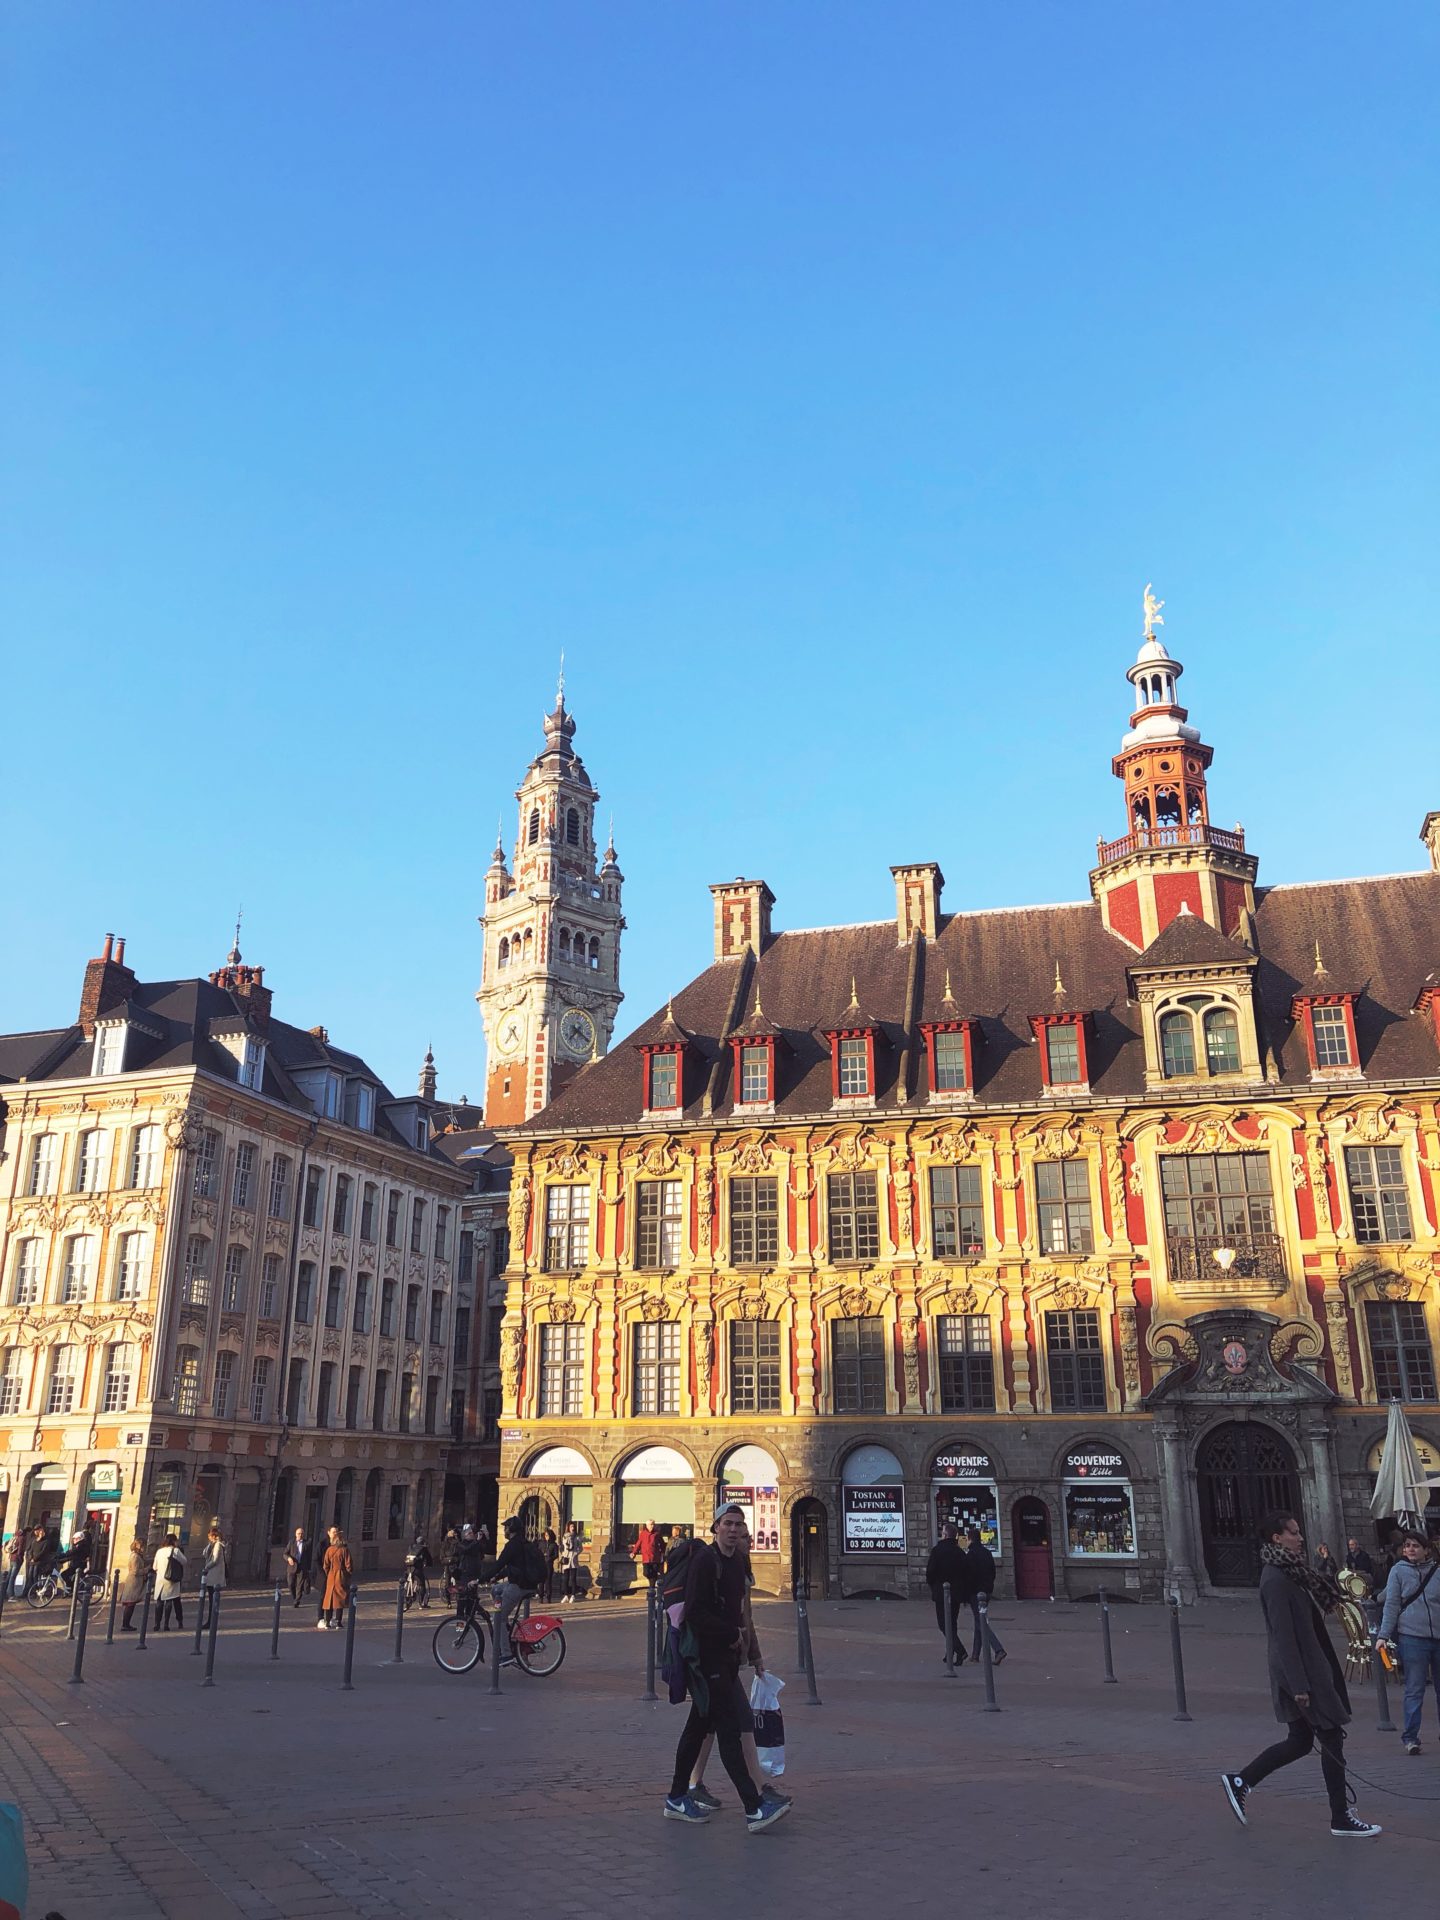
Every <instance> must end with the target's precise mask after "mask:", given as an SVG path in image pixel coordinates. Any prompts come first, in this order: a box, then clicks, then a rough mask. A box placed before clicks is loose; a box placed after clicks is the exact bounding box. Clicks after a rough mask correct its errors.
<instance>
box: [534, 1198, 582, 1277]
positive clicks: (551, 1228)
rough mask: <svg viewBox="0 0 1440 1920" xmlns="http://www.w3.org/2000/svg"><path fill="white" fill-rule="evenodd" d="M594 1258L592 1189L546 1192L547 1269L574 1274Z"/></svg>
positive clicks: (553, 1271)
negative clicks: (591, 1226)
mask: <svg viewBox="0 0 1440 1920" xmlns="http://www.w3.org/2000/svg"><path fill="white" fill-rule="evenodd" d="M589 1258H590V1189H589V1187H588V1186H572V1187H547V1188H546V1189H545V1268H546V1271H547V1272H549V1273H570V1272H573V1271H574V1270H575V1269H576V1268H578V1267H583V1266H584V1264H585V1262H586V1261H587V1260H588V1259H589Z"/></svg>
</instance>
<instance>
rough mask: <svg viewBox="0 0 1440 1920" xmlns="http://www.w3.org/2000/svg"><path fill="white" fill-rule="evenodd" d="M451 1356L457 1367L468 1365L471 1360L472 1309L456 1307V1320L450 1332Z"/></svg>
mask: <svg viewBox="0 0 1440 1920" xmlns="http://www.w3.org/2000/svg"><path fill="white" fill-rule="evenodd" d="M450 1351H451V1356H452V1358H453V1359H454V1361H455V1364H456V1366H457V1367H463V1366H467V1365H468V1364H469V1360H470V1309H469V1307H456V1309H455V1321H454V1325H453V1326H452V1328H451V1334H450Z"/></svg>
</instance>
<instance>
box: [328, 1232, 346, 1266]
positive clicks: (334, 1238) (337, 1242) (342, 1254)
mask: <svg viewBox="0 0 1440 1920" xmlns="http://www.w3.org/2000/svg"><path fill="white" fill-rule="evenodd" d="M349 1261H350V1242H349V1241H348V1240H347V1239H346V1238H345V1235H344V1234H343V1233H332V1234H331V1236H330V1264H331V1266H332V1267H343V1266H348V1264H349Z"/></svg>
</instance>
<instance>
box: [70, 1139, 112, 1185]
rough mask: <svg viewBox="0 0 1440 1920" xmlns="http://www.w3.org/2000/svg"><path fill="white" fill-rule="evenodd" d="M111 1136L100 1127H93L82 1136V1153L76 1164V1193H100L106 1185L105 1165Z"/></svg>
mask: <svg viewBox="0 0 1440 1920" xmlns="http://www.w3.org/2000/svg"><path fill="white" fill-rule="evenodd" d="M109 1144H110V1136H109V1135H108V1134H105V1133H102V1132H101V1131H100V1129H99V1127H91V1128H89V1129H88V1130H87V1131H86V1132H84V1133H82V1134H81V1136H80V1152H79V1155H78V1156H77V1158H76V1162H75V1191H76V1192H77V1193H99V1192H100V1191H101V1189H102V1188H103V1187H104V1185H105V1163H106V1161H107V1160H108V1159H109V1153H108V1151H107V1149H108V1147H109Z"/></svg>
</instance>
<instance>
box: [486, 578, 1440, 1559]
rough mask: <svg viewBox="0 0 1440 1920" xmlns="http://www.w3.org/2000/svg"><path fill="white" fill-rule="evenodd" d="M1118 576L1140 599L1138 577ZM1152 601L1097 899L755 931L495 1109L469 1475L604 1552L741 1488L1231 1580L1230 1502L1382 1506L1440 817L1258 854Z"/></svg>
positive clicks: (1400, 1343)
mask: <svg viewBox="0 0 1440 1920" xmlns="http://www.w3.org/2000/svg"><path fill="white" fill-rule="evenodd" d="M1147 612H1148V609H1147ZM1181 672H1182V668H1181V665H1180V663H1179V662H1178V661H1177V660H1175V659H1173V658H1172V657H1171V656H1170V655H1169V654H1168V652H1167V651H1166V649H1165V647H1164V645H1163V644H1162V643H1161V641H1160V640H1159V638H1158V637H1157V635H1156V633H1155V631H1154V623H1151V622H1148V621H1147V631H1146V635H1145V639H1144V644H1143V645H1142V647H1141V649H1140V652H1139V656H1138V658H1137V660H1136V662H1135V664H1134V666H1133V667H1132V668H1131V669H1130V670H1129V674H1128V678H1129V680H1130V683H1131V686H1132V688H1133V689H1134V692H1133V696H1132V700H1131V718H1130V725H1129V729H1128V731H1127V732H1126V734H1125V737H1124V739H1123V741H1122V744H1121V749H1120V752H1119V753H1118V754H1117V755H1116V756H1115V758H1114V761H1113V770H1114V772H1115V774H1116V777H1117V778H1118V779H1119V780H1120V781H1121V783H1122V785H1123V788H1124V792H1125V802H1124V808H1125V811H1124V829H1125V830H1124V832H1123V833H1121V834H1120V835H1119V837H1118V838H1116V839H1113V840H1102V841H1101V843H1100V845H1099V848H1098V852H1097V861H1096V865H1095V867H1094V869H1093V871H1092V872H1091V875H1090V895H1091V897H1090V899H1089V900H1087V901H1085V902H1083V903H1079V904H1075V905H1067V906H1060V907H1032V908H1017V909H1014V910H1005V911H986V912H975V913H965V912H946V911H944V910H943V908H942V888H943V876H942V875H941V872H940V870H939V868H938V866H936V865H934V864H933V863H926V862H919V863H914V864H908V865H901V866H897V867H895V868H893V869H892V870H891V871H892V879H893V882H894V888H895V910H894V914H893V916H892V917H890V918H887V919H885V920H881V921H876V922H873V923H868V924H864V925H860V926H846V927H830V928H819V929H814V930H811V931H803V932H775V931H774V930H773V929H772V925H771V920H772V912H773V907H774V897H773V895H772V894H771V892H770V889H769V888H768V887H767V886H766V885H765V884H764V882H763V881H759V880H737V881H734V882H731V883H727V884H725V885H723V886H717V887H715V888H713V889H712V899H713V928H714V941H715V947H714V959H713V963H712V964H711V966H710V967H708V968H707V969H706V971H705V972H703V973H702V974H701V975H700V976H699V977H698V978H697V979H695V980H693V981H691V982H690V983H689V984H688V985H687V986H685V987H683V988H681V989H679V990H678V991H677V992H676V993H675V994H674V996H673V998H672V1000H671V1001H670V1003H669V1004H668V1006H667V1007H666V1008H665V1010H664V1011H663V1012H661V1013H657V1014H656V1015H655V1016H653V1017H652V1018H651V1019H649V1020H648V1021H646V1022H645V1023H644V1024H643V1025H642V1026H641V1027H640V1028H639V1029H638V1031H637V1032H636V1033H635V1034H634V1036H633V1037H632V1040H631V1042H630V1043H629V1044H628V1045H624V1046H621V1047H620V1048H619V1049H618V1050H617V1051H615V1052H613V1053H612V1054H611V1055H610V1056H609V1057H608V1058H606V1059H603V1060H599V1061H596V1062H595V1063H593V1064H591V1065H589V1066H587V1067H586V1068H584V1070H583V1071H581V1072H580V1073H579V1074H578V1075H577V1076H576V1077H575V1078H574V1079H573V1080H572V1081H571V1082H570V1083H569V1084H568V1085H567V1086H566V1087H564V1088H563V1089H562V1090H561V1091H560V1092H559V1093H558V1095H557V1096H556V1097H555V1098H554V1099H553V1100H552V1101H551V1102H550V1103H549V1104H548V1105H547V1106H546V1107H545V1108H544V1109H543V1110H542V1111H541V1112H539V1113H537V1114H536V1115H534V1116H533V1117H532V1118H531V1119H529V1120H528V1121H527V1122H526V1123H525V1124H523V1125H521V1126H518V1127H516V1128H514V1129H511V1130H508V1131H507V1133H506V1136H505V1137H506V1142H507V1145H508V1146H509V1148H510V1150H511V1152H512V1154H513V1156H514V1168H513V1176H512V1182H511V1190H510V1201H509V1230H510V1242H509V1244H510V1267H509V1272H508V1276H507V1277H508V1288H507V1295H506V1311H505V1317H504V1324H503V1328H502V1335H501V1339H502V1349H501V1368H502V1377H503V1390H504V1396H505V1398H504V1412H503V1416H502V1418H503V1427H502V1436H501V1438H502V1450H501V1489H500V1504H501V1508H502V1511H505V1512H509V1511H512V1510H519V1511H524V1512H525V1513H526V1514H527V1517H528V1518H529V1519H530V1521H531V1522H532V1524H542V1523H544V1522H546V1521H549V1522H553V1523H555V1524H559V1523H562V1522H563V1521H565V1520H567V1519H570V1518H575V1519H577V1520H579V1521H580V1522H581V1523H582V1524H583V1525H584V1526H585V1528H586V1529H587V1533H588V1536H589V1542H590V1546H589V1553H590V1564H591V1570H592V1574H593V1576H594V1577H595V1578H596V1579H599V1580H606V1581H611V1582H614V1581H616V1580H618V1579H622V1578H623V1577H624V1574H625V1569H626V1568H627V1566H628V1545H629V1543H630V1541H631V1540H632V1539H633V1535H634V1532H635V1529H636V1527H637V1526H638V1524H639V1523H640V1522H642V1521H643V1520H647V1519H652V1520H655V1521H657V1522H659V1523H661V1524H672V1525H673V1524H675V1523H679V1522H683V1523H684V1524H687V1525H697V1526H702V1525H704V1524H705V1523H706V1522H707V1520H708V1517H709V1514H710V1512H711V1510H712V1507H713V1503H714V1500H715V1497H716V1495H717V1493H718V1492H719V1490H720V1489H721V1488H723V1487H731V1488H734V1489H737V1490H739V1494H740V1497H742V1498H743V1499H744V1501H745V1503H746V1504H747V1505H748V1506H749V1508H750V1511H751V1515H752V1527H753V1530H754V1532H755V1535H756V1541H757V1553H756V1568H757V1575H758V1578H759V1581H760V1584H761V1585H762V1586H764V1587H768V1588H770V1589H772V1590H777V1591H779V1590H785V1589H787V1588H788V1587H789V1585H790V1584H791V1582H792V1581H802V1582H806V1583H808V1584H809V1586H810V1587H811V1589H812V1590H821V1589H824V1590H827V1591H830V1592H867V1591H893V1592H899V1593H912V1594H913V1593H915V1592H917V1591H919V1590H920V1587H921V1576H922V1570H923V1566H924V1562H925V1558H926V1555H927V1553H928V1551H929V1548H930V1545H931V1543H932V1541H933V1540H934V1538H935V1537H936V1531H937V1527H938V1525H939V1523H940V1521H941V1520H942V1519H943V1518H944V1517H945V1516H946V1515H948V1514H951V1513H954V1514H957V1515H959V1516H961V1517H963V1518H965V1519H967V1520H969V1521H970V1522H971V1523H972V1524H974V1525H976V1526H977V1527H979V1528H980V1530H981V1532H982V1535H983V1536H984V1537H985V1538H986V1539H987V1540H988V1541H989V1543H990V1545H991V1546H992V1548H993V1550H994V1551H995V1552H996V1554H997V1558H998V1560H999V1569H1000V1583H1001V1590H1002V1591H1004V1592H1011V1593H1018V1594H1020V1595H1022V1596H1030V1595H1034V1596H1040V1595H1044V1594H1049V1593H1052V1592H1054V1593H1061V1594H1067V1593H1068V1594H1077V1593H1085V1592H1089V1591H1093V1590H1094V1589H1095V1588H1096V1587H1097V1586H1099V1585H1102V1584H1103V1585H1106V1586H1108V1587H1110V1588H1112V1589H1117V1590H1122V1591H1124V1590H1128V1591H1130V1592H1132V1593H1135V1594H1144V1595H1154V1594H1157V1593H1159V1592H1161V1591H1162V1590H1179V1591H1180V1592H1181V1593H1182V1594H1184V1595H1186V1596H1193V1595H1194V1594H1195V1593H1196V1592H1198V1591H1209V1590H1217V1589H1218V1590H1224V1589H1227V1588H1230V1587H1234V1586H1243V1585H1246V1584H1249V1583H1251V1582H1253V1580H1254V1579H1255V1578H1256V1572H1257V1567H1256V1554H1255V1546H1254V1540H1253V1530H1254V1522H1255V1520H1256V1519H1257V1517H1258V1515H1259V1513H1260V1511H1261V1510H1262V1509H1263V1508H1267V1507H1269V1506H1273V1505H1284V1504H1294V1505H1296V1506H1298V1507H1299V1509H1300V1510H1301V1512H1302V1514H1303V1518H1304V1521H1305V1524H1306V1527H1307V1530H1308V1532H1309V1533H1310V1535H1311V1537H1312V1538H1313V1539H1320V1538H1324V1539H1328V1540H1329V1542H1330V1544H1331V1545H1332V1546H1335V1545H1336V1544H1337V1542H1339V1541H1341V1540H1343V1538H1344V1536H1345V1534H1346V1533H1347V1532H1355V1533H1358V1534H1360V1535H1362V1537H1365V1538H1373V1523H1372V1522H1371V1519H1370V1516H1369V1511H1368V1499H1369V1489H1370V1486H1371V1485H1372V1484H1373V1479H1372V1474H1373V1457H1374V1453H1375V1450H1376V1448H1377V1447H1378V1444H1379V1442H1380V1439H1381V1436H1382V1435H1383V1431H1384V1427H1385V1403H1386V1402H1387V1401H1388V1400H1389V1399H1390V1398H1391V1397H1392V1396H1398V1397H1400V1398H1401V1400H1402V1401H1403V1402H1404V1403H1405V1404H1406V1406H1407V1409H1408V1411H1409V1413H1410V1416H1411V1419H1412V1423H1413V1425H1414V1427H1415V1429H1416V1432H1417V1435H1418V1436H1419V1439H1420V1441H1421V1444H1422V1446H1423V1447H1425V1448H1426V1449H1428V1450H1431V1451H1433V1452H1434V1453H1435V1454H1437V1455H1440V1417H1437V1416H1440V1401H1437V1387H1436V1363H1435V1355H1434V1340H1435V1332H1436V1328H1435V1310H1436V1302H1437V1275H1440V1232H1437V1228H1440V1213H1437V1207H1440V1199H1437V1194H1440V1188H1437V1177H1440V1105H1437V1102H1440V816H1437V815H1436V814H1433V813H1432V814H1431V815H1430V816H1428V818H1427V821H1426V823H1425V827H1424V829H1423V830H1422V837H1423V838H1424V840H1425V844H1426V847H1427V850H1428V853H1429V867H1428V870H1426V871H1422V872H1417V873H1414V874H1406V875H1401V876H1391V877H1388V878H1382V879H1360V880H1351V881H1337V882H1334V883H1330V884H1316V885H1298V886H1275V887H1268V888H1266V887H1260V886H1259V885H1258V884H1257V867H1258V863H1257V860H1256V856H1255V855H1254V853H1253V852H1252V851H1251V850H1250V849H1248V848H1247V846H1246V843H1245V836H1244V834H1243V832H1242V831H1241V830H1240V829H1238V828H1236V829H1234V830H1229V829H1222V828H1218V827H1216V826H1214V825H1212V823H1211V821H1210V818H1209V797H1208V786H1207V781H1208V770H1209V765H1210V759H1211V749H1210V748H1209V747H1208V746H1206V745H1205V744H1204V742H1203V741H1202V740H1201V738H1200V736H1199V733H1198V731H1197V730H1196V729H1195V728H1194V727H1193V726H1191V724H1190V722H1189V717H1188V714H1187V713H1186V710H1185V709H1184V708H1183V707H1182V706H1180V705H1179V703H1178V682H1179V678H1180V675H1181Z"/></svg>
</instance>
